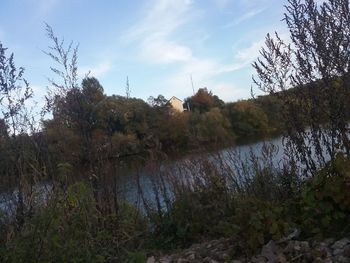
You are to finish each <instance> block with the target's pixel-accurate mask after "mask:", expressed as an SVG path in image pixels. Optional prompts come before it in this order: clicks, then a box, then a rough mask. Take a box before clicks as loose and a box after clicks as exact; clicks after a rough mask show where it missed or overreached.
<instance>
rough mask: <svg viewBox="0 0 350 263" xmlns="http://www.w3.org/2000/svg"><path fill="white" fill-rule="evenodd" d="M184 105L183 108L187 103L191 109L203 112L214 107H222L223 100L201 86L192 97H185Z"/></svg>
mask: <svg viewBox="0 0 350 263" xmlns="http://www.w3.org/2000/svg"><path fill="white" fill-rule="evenodd" d="M184 105H185V108H187V106H188V105H189V107H190V110H191V111H198V112H200V113H204V112H207V111H210V109H212V108H215V107H218V108H222V107H223V106H224V102H223V101H222V100H221V99H220V98H219V97H218V96H216V95H213V93H212V92H211V91H208V89H207V88H203V89H199V90H198V91H197V93H196V94H195V95H193V96H192V97H189V98H187V99H185V102H184Z"/></svg>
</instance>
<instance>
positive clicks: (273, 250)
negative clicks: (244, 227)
mask: <svg viewBox="0 0 350 263" xmlns="http://www.w3.org/2000/svg"><path fill="white" fill-rule="evenodd" d="M277 254H278V248H277V246H276V244H275V242H274V241H272V240H270V241H269V243H267V244H266V245H265V246H263V248H262V250H261V256H263V257H265V258H266V259H267V260H268V262H275V260H276V258H277Z"/></svg>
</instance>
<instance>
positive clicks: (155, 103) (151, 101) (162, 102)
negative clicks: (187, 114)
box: [147, 94, 168, 108]
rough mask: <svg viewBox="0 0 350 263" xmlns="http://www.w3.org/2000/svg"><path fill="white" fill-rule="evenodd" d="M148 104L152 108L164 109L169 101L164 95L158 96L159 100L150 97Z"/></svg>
mask: <svg viewBox="0 0 350 263" xmlns="http://www.w3.org/2000/svg"><path fill="white" fill-rule="evenodd" d="M147 102H148V104H149V105H151V106H152V107H156V108H162V107H165V105H166V104H167V102H168V100H167V99H166V98H165V97H164V96H163V95H161V94H160V95H158V97H157V98H155V97H153V96H150V97H149V98H148V99H147Z"/></svg>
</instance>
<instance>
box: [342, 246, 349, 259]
mask: <svg viewBox="0 0 350 263" xmlns="http://www.w3.org/2000/svg"><path fill="white" fill-rule="evenodd" d="M343 255H344V256H345V257H348V258H350V245H347V246H346V247H345V248H344V252H343Z"/></svg>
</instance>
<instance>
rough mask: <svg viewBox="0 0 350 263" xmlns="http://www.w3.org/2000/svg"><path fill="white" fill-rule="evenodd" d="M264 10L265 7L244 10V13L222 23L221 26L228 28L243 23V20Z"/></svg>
mask: <svg viewBox="0 0 350 263" xmlns="http://www.w3.org/2000/svg"><path fill="white" fill-rule="evenodd" d="M264 11H265V8H261V9H253V10H250V11H248V12H246V13H245V14H243V15H241V16H240V17H238V18H237V19H235V20H233V21H231V22H230V23H228V24H226V25H224V26H223V28H224V29H228V28H232V27H235V26H238V25H239V24H241V23H243V22H244V21H247V20H249V19H252V18H253V17H255V16H257V15H259V14H260V13H262V12H264Z"/></svg>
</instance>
